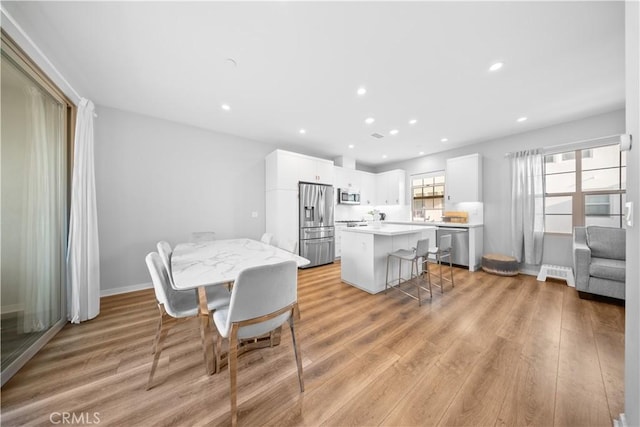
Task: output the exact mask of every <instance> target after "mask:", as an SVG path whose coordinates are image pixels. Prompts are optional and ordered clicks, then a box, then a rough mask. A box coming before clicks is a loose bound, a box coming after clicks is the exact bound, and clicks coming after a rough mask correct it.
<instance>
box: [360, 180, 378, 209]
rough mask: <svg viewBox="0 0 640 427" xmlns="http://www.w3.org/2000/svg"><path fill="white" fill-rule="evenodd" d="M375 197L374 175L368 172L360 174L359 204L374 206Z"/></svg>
mask: <svg viewBox="0 0 640 427" xmlns="http://www.w3.org/2000/svg"><path fill="white" fill-rule="evenodd" d="M376 200H377V196H376V175H375V174H373V173H369V172H360V204H361V205H365V206H368V205H375V204H376Z"/></svg>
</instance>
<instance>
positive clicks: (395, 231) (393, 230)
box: [341, 224, 436, 236]
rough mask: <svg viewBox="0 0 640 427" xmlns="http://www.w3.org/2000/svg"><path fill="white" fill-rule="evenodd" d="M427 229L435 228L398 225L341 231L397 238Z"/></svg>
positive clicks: (353, 228)
mask: <svg viewBox="0 0 640 427" xmlns="http://www.w3.org/2000/svg"><path fill="white" fill-rule="evenodd" d="M428 228H433V229H435V228H436V227H433V226H432V227H429V226H420V225H400V224H382V225H380V227H375V226H373V227H372V226H370V225H369V226H367V227H347V228H345V229H342V230H341V231H343V232H344V231H347V232H352V233H363V234H376V235H380V236H399V235H402V234H413V233H420V232H422V231H424V230H426V229H428Z"/></svg>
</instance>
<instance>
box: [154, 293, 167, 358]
mask: <svg viewBox="0 0 640 427" xmlns="http://www.w3.org/2000/svg"><path fill="white" fill-rule="evenodd" d="M163 315H164V309H163V308H162V305H161V304H158V327H157V328H156V336H155V337H154V338H153V344H152V345H151V354H156V350H157V348H158V340H159V339H160V331H161V330H162V317H163Z"/></svg>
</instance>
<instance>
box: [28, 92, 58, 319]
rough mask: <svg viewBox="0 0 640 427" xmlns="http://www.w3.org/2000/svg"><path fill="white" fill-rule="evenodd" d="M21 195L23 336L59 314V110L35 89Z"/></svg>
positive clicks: (30, 102)
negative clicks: (22, 200) (22, 197)
mask: <svg viewBox="0 0 640 427" xmlns="http://www.w3.org/2000/svg"><path fill="white" fill-rule="evenodd" d="M26 95H27V96H26V103H27V108H26V112H27V116H26V117H27V126H26V135H25V136H26V138H25V144H26V147H25V156H26V158H25V168H24V176H25V189H24V191H25V194H24V202H23V206H22V218H23V225H22V248H21V250H22V257H21V263H20V275H21V277H22V280H21V282H22V283H23V286H22V289H21V293H22V300H23V302H24V310H23V312H22V316H23V317H22V329H23V331H24V332H39V331H44V330H47V329H48V328H49V327H50V326H51V325H53V324H54V323H55V322H56V320H58V318H59V316H60V309H59V307H60V292H59V289H60V283H61V281H62V275H63V273H62V260H63V255H62V254H63V247H62V246H61V245H60V242H61V240H62V236H63V234H62V233H63V230H64V222H63V221H64V219H63V215H62V213H61V210H60V206H61V204H60V203H61V198H62V197H63V196H64V194H63V193H62V191H61V189H63V188H64V180H63V179H64V176H65V175H66V174H65V171H64V164H65V163H64V137H63V134H62V127H61V123H63V120H62V117H63V111H62V106H61V105H60V104H58V103H56V102H55V101H53V100H52V99H49V98H48V97H46V96H45V95H44V93H43V92H42V91H41V90H40V89H38V88H36V87H30V88H28V89H27V93H26Z"/></svg>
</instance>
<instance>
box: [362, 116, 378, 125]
mask: <svg viewBox="0 0 640 427" xmlns="http://www.w3.org/2000/svg"><path fill="white" fill-rule="evenodd" d="M375 121H376V119H374V118H373V117H367V118H366V119H364V122H365V123H366V124H368V125H370V124H371V123H373V122H375Z"/></svg>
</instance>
